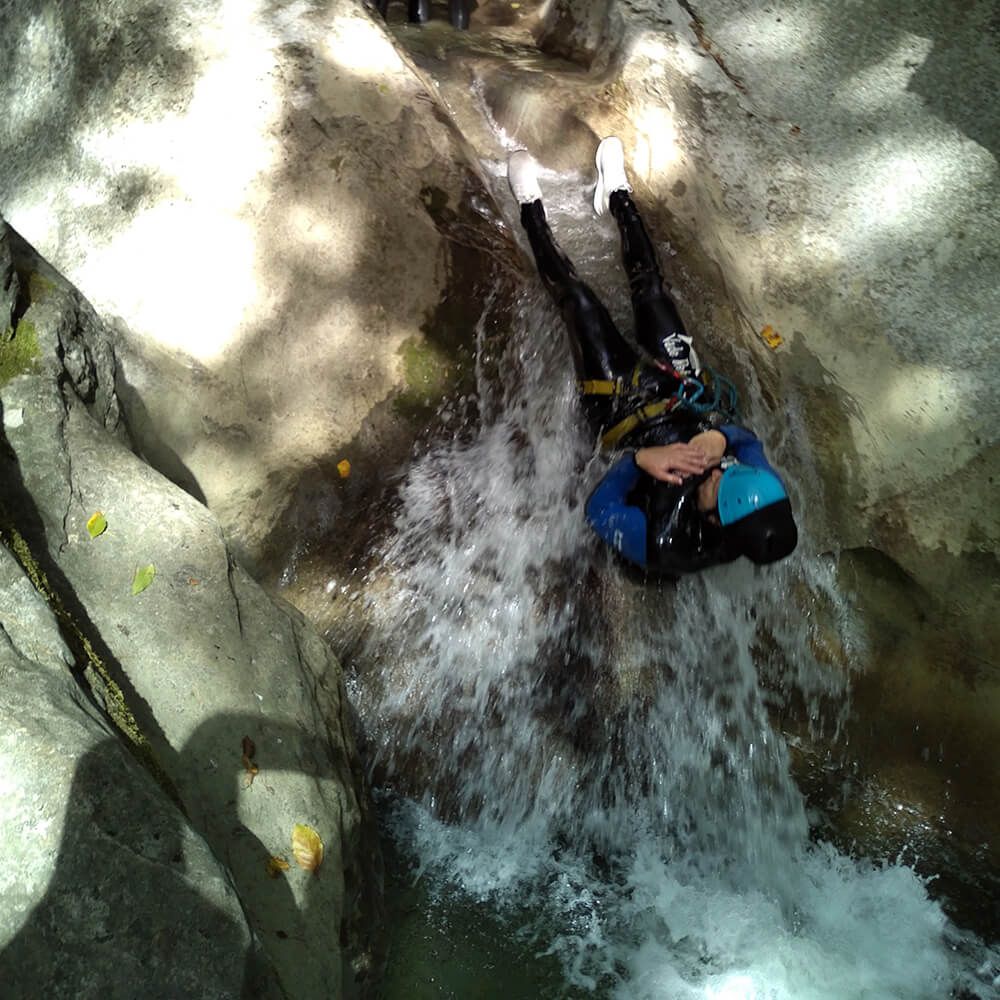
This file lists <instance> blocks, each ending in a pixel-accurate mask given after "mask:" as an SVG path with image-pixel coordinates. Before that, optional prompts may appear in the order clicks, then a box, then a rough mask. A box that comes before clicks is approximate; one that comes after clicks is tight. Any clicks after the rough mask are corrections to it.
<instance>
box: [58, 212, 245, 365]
mask: <svg viewBox="0 0 1000 1000" xmlns="http://www.w3.org/2000/svg"><path fill="white" fill-rule="evenodd" d="M195 241H196V242H197V243H198V244H199V245H200V246H201V248H202V249H203V250H204V249H206V248H210V252H211V258H210V261H209V262H207V263H206V266H204V267H200V268H197V269H193V270H192V271H190V272H189V273H188V274H187V276H186V278H185V284H184V289H183V292H179V291H178V289H177V288H176V287H175V286H174V285H173V284H172V283H171V282H170V281H168V280H166V275H167V274H168V273H169V271H170V270H172V268H173V265H174V262H176V261H178V260H181V259H183V258H184V257H185V256H186V255H187V254H188V253H189V252H190V249H191V246H192V242H195ZM77 273H78V280H79V281H80V282H81V284H83V285H85V286H87V287H100V286H101V285H102V283H103V282H104V281H106V280H107V276H108V275H114V279H115V298H116V302H115V305H116V309H117V311H118V313H119V315H125V316H127V317H128V319H129V322H130V323H131V324H133V325H134V326H135V327H136V328H138V329H141V330H144V331H145V333H146V335H147V336H148V337H150V338H151V339H152V340H153V341H155V342H156V343H157V344H159V345H160V346H161V347H165V348H172V349H176V350H180V351H183V352H184V353H185V354H187V355H189V356H190V357H191V358H194V359H196V360H198V361H199V362H202V363H206V364H211V363H213V362H217V361H219V360H220V359H221V358H222V357H223V356H224V354H225V353H226V351H227V350H228V349H230V348H231V347H233V346H234V345H235V344H236V343H238V341H239V338H240V332H241V325H242V323H243V321H244V318H245V317H246V316H247V315H248V314H251V313H252V312H253V310H254V309H255V308H256V307H257V305H258V289H259V286H258V283H257V275H256V268H255V254H254V243H253V230H252V227H251V225H250V223H249V222H247V221H245V220H243V219H239V218H237V217H234V216H226V215H218V216H216V217H215V219H214V220H211V221H209V219H207V218H206V216H205V215H204V214H203V213H202V212H201V211H200V209H199V206H197V205H193V204H190V203H182V204H174V205H171V204H169V203H167V202H163V203H161V204H159V205H156V206H155V207H153V208H151V209H149V210H148V211H146V212H143V213H142V214H141V215H139V216H137V217H136V218H134V219H133V220H132V224H131V225H130V226H129V228H128V229H126V230H124V231H122V232H121V233H119V234H118V235H117V236H116V237H115V238H114V239H112V241H111V243H110V244H109V246H108V247H107V248H106V249H105V250H104V252H103V253H101V254H93V255H90V256H88V257H87V259H86V260H85V261H84V262H83V264H82V266H81V267H80V268H79V269H78V272H77ZM157 274H158V275H160V277H161V280H160V281H155V280H154V281H150V280H149V278H150V276H151V275H157Z"/></svg>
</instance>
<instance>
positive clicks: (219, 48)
mask: <svg viewBox="0 0 1000 1000" xmlns="http://www.w3.org/2000/svg"><path fill="white" fill-rule="evenodd" d="M37 6H38V5H37V4H36V3H34V2H29V0H15V2H8V3H7V4H6V5H5V7H4V36H5V38H6V39H8V40H9V44H8V45H7V46H5V50H4V52H3V53H0V159H2V160H3V162H4V164H5V168H4V171H3V176H2V177H0V212H2V213H3V214H4V215H5V216H6V217H7V219H8V220H9V221H10V222H11V224H12V225H14V226H15V228H17V229H18V231H19V232H21V233H22V234H23V235H24V236H25V237H26V238H27V239H28V240H29V241H30V242H31V243H32V244H33V245H35V246H36V247H37V248H38V249H39V251H40V252H41V253H42V254H43V255H44V256H45V258H46V259H47V260H50V261H51V262H52V263H53V264H54V265H55V266H56V267H58V268H59V269H60V271H61V272H62V273H64V274H66V276H67V277H68V278H69V279H70V280H71V281H72V282H73V283H74V284H75V285H76V286H77V287H78V288H80V289H81V291H82V292H83V293H84V294H85V295H86V296H87V298H88V299H89V301H91V302H92V303H93V304H94V306H95V307H96V308H97V309H98V310H99V312H100V313H101V315H102V316H105V317H116V318H117V319H118V321H119V322H118V330H119V341H118V348H119V355H120V358H121V362H122V370H121V372H120V383H121V384H120V390H121V398H122V400H123V403H124V405H125V406H126V408H127V409H128V411H129V423H130V427H131V430H132V433H133V439H134V440H135V443H136V445H137V447H138V448H139V449H140V451H141V453H142V454H143V456H144V457H146V458H147V460H149V461H150V462H151V464H153V465H154V466H155V467H157V468H158V469H160V470H161V471H163V472H164V473H165V474H166V475H167V476H169V477H170V478H171V479H172V480H173V481H174V482H176V483H178V484H179V485H181V486H183V488H184V489H186V490H187V491H188V492H190V493H191V494H192V495H193V496H195V497H197V498H198V499H201V500H204V501H206V502H207V503H208V505H209V506H210V507H211V508H212V509H213V511H214V512H215V513H216V515H217V516H218V517H219V518H220V520H221V522H222V524H223V526H224V527H225V528H226V530H227V532H228V533H229V535H230V537H231V539H232V544H233V545H234V546H235V547H236V550H237V551H238V552H239V553H240V555H241V556H242V557H244V561H245V562H246V563H247V565H250V567H251V568H252V569H253V568H255V564H256V563H258V562H259V561H260V560H261V559H262V557H263V554H264V553H265V552H273V550H275V549H279V550H280V548H281V547H282V546H283V545H287V544H289V542H290V540H291V539H293V538H294V536H295V530H294V527H293V528H292V529H291V530H289V531H283V530H282V529H283V527H284V525H283V524H282V512H283V511H284V509H285V508H286V507H288V506H289V504H290V503H291V502H292V500H293V497H294V494H295V490H296V488H297V486H298V484H299V482H300V480H301V479H302V477H303V476H305V475H307V474H309V473H311V472H313V471H314V470H315V469H316V467H317V466H322V465H324V464H327V465H329V466H331V467H332V466H334V465H335V464H336V463H337V462H338V461H339V460H341V459H342V458H344V457H345V456H346V455H347V454H348V453H350V457H351V459H352V461H354V460H356V459H357V457H358V449H357V448H356V447H354V442H355V441H356V440H357V439H358V438H359V437H360V436H363V435H367V436H368V437H369V438H371V437H374V438H375V439H376V440H377V441H378V444H379V447H380V449H381V451H382V453H383V454H384V453H385V452H386V451H387V450H390V449H391V448H392V447H393V446H394V445H395V448H396V450H397V451H400V452H401V453H402V454H405V453H406V452H407V451H408V449H409V445H410V442H411V441H412V438H413V435H414V432H415V429H414V427H413V426H412V424H411V422H410V421H408V420H407V419H405V416H404V415H402V414H399V413H397V412H395V411H394V410H393V409H392V407H391V406H388V405H387V404H389V403H390V402H391V401H392V400H394V399H396V398H397V397H399V396H400V395H401V394H403V393H405V392H406V390H407V388H408V387H409V388H412V387H413V379H412V374H411V372H410V371H409V370H408V368H407V365H406V363H405V357H404V356H403V354H401V351H402V352H405V351H407V350H410V351H412V350H415V349H416V350H419V349H420V348H422V347H423V346H424V345H426V344H428V343H429V342H431V341H438V340H439V338H440V336H441V331H440V329H437V328H433V327H431V326H430V319H431V317H432V316H433V313H434V310H435V309H436V307H438V305H439V303H441V302H442V300H444V299H446V298H447V299H448V301H449V304H451V305H453V304H454V303H455V302H456V301H463V300H468V301H470V302H479V300H480V296H478V295H477V294H476V293H475V291H474V289H473V288H472V287H471V285H468V286H466V285H463V284H457V285H456V286H455V287H450V285H449V280H450V276H451V272H452V270H453V269H454V266H455V260H456V258H457V257H461V256H466V257H467V256H468V255H469V252H470V249H471V250H472V252H473V253H475V252H476V247H477V245H479V244H483V243H488V242H489V239H490V238H491V237H490V235H489V234H490V231H492V230H494V229H495V221H494V220H493V219H492V218H490V217H489V210H488V209H487V208H483V212H485V215H486V217H485V218H483V217H480V216H479V215H477V214H476V213H475V212H472V213H469V214H470V219H469V221H468V223H467V224H464V225H461V226H458V225H455V226H450V225H449V223H448V221H447V216H448V213H451V215H452V216H455V215H456V213H457V212H458V210H459V208H460V206H461V204H462V203H466V204H467V203H468V200H469V196H470V194H472V195H473V196H475V195H476V194H478V193H480V192H481V189H482V184H481V183H480V181H479V179H478V178H477V177H476V174H475V171H474V170H473V169H471V168H470V167H469V165H468V163H467V162H466V161H465V160H464V157H463V151H462V145H461V140H460V139H459V137H458V136H457V135H456V133H455V132H454V130H453V129H452V127H451V126H450V124H449V123H448V122H447V120H446V118H445V117H444V116H443V115H442V114H441V113H440V111H439V109H438V108H437V106H436V101H435V98H434V96H433V95H432V94H431V93H429V92H428V91H427V90H426V88H425V86H424V85H423V83H422V82H421V80H420V79H419V78H418V77H417V75H416V74H414V72H413V71H412V68H411V67H410V66H409V65H408V64H407V63H406V62H405V61H404V59H402V58H401V57H400V55H399V53H398V52H397V50H396V48H395V47H394V45H393V43H392V41H391V39H390V38H389V37H388V35H387V34H386V32H385V29H384V26H383V25H382V23H381V21H380V20H379V19H378V18H377V15H373V14H372V13H371V12H370V10H369V9H368V8H366V6H365V5H364V4H362V3H361V2H360V0H320V2H311V3H295V4H276V3H273V2H271V0H248V2H245V3H240V4H239V5H236V6H234V5H233V4H230V3H220V2H214V3H211V2H210V3H200V2H193V0H183V2H179V3H171V4H162V3H151V2H150V0H112V2H109V3H106V2H104V0H101V2H96V0H73V2H66V0H63V2H59V3H56V4H52V5H50V6H48V7H46V8H45V10H44V11H38V10H37V9H36V8H37ZM480 200H481V199H480ZM483 204H484V205H485V202H484V203H483ZM477 316H478V312H475V313H474V314H473V316H472V318H471V320H470V321H469V328H468V330H467V331H465V333H466V334H467V337H468V339H469V340H470V341H471V339H472V336H473V334H472V326H473V325H474V323H475V319H476V317H477ZM397 442H401V443H399V444H396V443H397ZM356 465H357V466H358V472H357V473H356V474H358V475H360V474H362V469H363V465H362V464H361V463H356ZM275 536H277V537H275Z"/></svg>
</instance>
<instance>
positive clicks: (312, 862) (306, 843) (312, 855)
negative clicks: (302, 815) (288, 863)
mask: <svg viewBox="0 0 1000 1000" xmlns="http://www.w3.org/2000/svg"><path fill="white" fill-rule="evenodd" d="M292 855H293V856H294V858H295V860H296V861H297V862H298V865H299V867H300V868H304V869H305V870H306V871H307V872H316V871H318V870H319V866H320V865H321V864H323V841H322V840H320V839H319V834H318V833H317V832H316V831H315V830H314V829H313V828H312V827H311V826H306V825H305V824H304V823H296V824H295V827H294V828H293V830H292Z"/></svg>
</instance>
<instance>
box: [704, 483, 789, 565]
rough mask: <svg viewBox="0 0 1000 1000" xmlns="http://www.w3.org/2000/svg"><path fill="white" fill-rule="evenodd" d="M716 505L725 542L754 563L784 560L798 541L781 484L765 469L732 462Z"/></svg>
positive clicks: (786, 495)
mask: <svg viewBox="0 0 1000 1000" xmlns="http://www.w3.org/2000/svg"><path fill="white" fill-rule="evenodd" d="M718 507H719V523H720V524H721V525H722V527H723V529H724V530H725V535H726V540H727V542H728V543H729V544H730V545H732V547H733V549H734V551H735V552H736V553H737V554H739V555H744V556H746V557H747V558H748V559H751V560H752V561H753V562H756V563H769V562H774V561H775V560H777V559H783V558H784V557H785V556H787V555H789V554H790V553H791V552H792V550H793V549H794V548H795V546H796V544H797V543H798V537H799V533H798V528H797V527H796V525H795V518H794V517H792V505H791V502H790V501H789V499H788V494H787V493H786V492H785V487H784V484H783V483H782V482H781V480H780V479H779V478H778V477H777V476H776V475H775V474H774V473H773V472H770V471H769V470H767V469H758V468H755V467H754V466H752V465H740V464H736V465H731V466H730V467H729V468H728V469H726V470H725V472H723V474H722V481H721V482H720V483H719V498H718Z"/></svg>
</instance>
